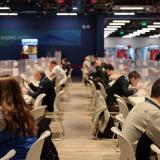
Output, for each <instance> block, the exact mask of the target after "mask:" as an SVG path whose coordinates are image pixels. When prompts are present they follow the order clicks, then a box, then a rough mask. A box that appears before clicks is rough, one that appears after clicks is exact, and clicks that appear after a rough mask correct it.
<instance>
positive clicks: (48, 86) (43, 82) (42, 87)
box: [28, 69, 56, 112]
mask: <svg viewBox="0 0 160 160" xmlns="http://www.w3.org/2000/svg"><path fill="white" fill-rule="evenodd" d="M34 79H35V80H36V81H40V83H39V86H38V87H36V86H34V85H33V84H32V83H29V84H28V86H29V87H30V88H31V89H32V90H33V91H34V92H31V91H28V94H29V95H30V96H31V97H33V98H36V97H37V96H38V95H40V94H41V93H45V94H46V96H45V97H44V98H43V102H42V105H47V108H46V110H47V111H48V112H53V110H54V108H53V103H54V99H55V96H56V94H55V89H54V85H53V82H52V81H51V80H50V79H49V78H48V77H47V76H46V75H45V73H44V71H43V70H41V69H39V70H36V71H35V72H34Z"/></svg>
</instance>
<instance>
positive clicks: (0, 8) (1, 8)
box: [0, 7, 10, 10]
mask: <svg viewBox="0 0 160 160" xmlns="http://www.w3.org/2000/svg"><path fill="white" fill-rule="evenodd" d="M0 10H10V7H0Z"/></svg>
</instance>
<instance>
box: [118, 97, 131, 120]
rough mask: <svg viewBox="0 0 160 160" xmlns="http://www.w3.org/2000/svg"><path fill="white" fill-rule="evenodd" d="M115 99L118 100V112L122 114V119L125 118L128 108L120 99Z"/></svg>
mask: <svg viewBox="0 0 160 160" xmlns="http://www.w3.org/2000/svg"><path fill="white" fill-rule="evenodd" d="M116 100H117V102H118V106H119V112H120V113H121V114H122V115H123V117H124V119H126V117H127V115H128V113H129V110H128V107H127V105H126V103H124V102H123V101H122V100H120V99H118V98H117V99H116Z"/></svg>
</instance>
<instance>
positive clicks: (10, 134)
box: [0, 76, 37, 160]
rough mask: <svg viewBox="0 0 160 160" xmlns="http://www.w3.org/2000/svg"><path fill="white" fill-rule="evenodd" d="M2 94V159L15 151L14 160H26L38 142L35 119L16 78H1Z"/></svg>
mask: <svg viewBox="0 0 160 160" xmlns="http://www.w3.org/2000/svg"><path fill="white" fill-rule="evenodd" d="M0 93H1V94H0V158H1V157H2V156H4V155H5V154H6V153H7V152H9V151H10V150H11V149H15V150H16V155H15V156H14V158H12V160H25V159H26V155H27V153H28V151H29V149H30V147H31V146H32V144H33V143H34V142H35V141H36V140H37V138H36V134H37V133H36V132H37V127H36V125H35V121H34V118H33V117H32V115H31V113H30V110H29V106H28V105H27V104H26V103H25V101H24V99H23V96H22V92H21V88H20V86H19V84H18V82H17V81H16V80H15V79H14V78H12V77H10V76H3V77H0Z"/></svg>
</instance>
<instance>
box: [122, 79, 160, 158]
mask: <svg viewBox="0 0 160 160" xmlns="http://www.w3.org/2000/svg"><path fill="white" fill-rule="evenodd" d="M159 124H160V79H157V80H156V81H155V82H154V84H153V86H152V89H151V96H150V97H149V98H145V101H144V102H142V103H139V104H137V105H136V106H134V108H133V109H132V110H131V111H130V113H129V114H128V116H127V118H126V120H125V123H124V125H123V129H122V132H123V134H124V136H125V137H127V139H128V140H129V141H130V142H131V144H132V146H133V148H134V150H135V151H136V160H149V155H150V151H151V150H150V145H151V144H152V143H154V144H156V145H157V146H158V147H160V125H159Z"/></svg>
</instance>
